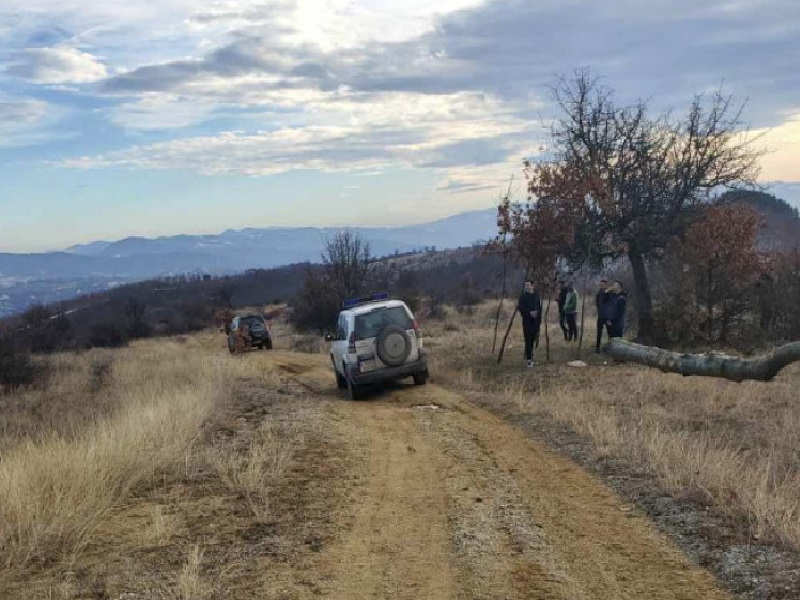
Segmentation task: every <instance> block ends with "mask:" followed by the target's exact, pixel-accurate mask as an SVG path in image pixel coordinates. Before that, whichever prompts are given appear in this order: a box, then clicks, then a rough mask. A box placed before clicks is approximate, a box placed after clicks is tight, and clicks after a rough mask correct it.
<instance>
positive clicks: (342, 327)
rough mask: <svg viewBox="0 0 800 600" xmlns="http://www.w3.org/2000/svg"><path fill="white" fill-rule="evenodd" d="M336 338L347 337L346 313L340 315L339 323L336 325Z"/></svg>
mask: <svg viewBox="0 0 800 600" xmlns="http://www.w3.org/2000/svg"><path fill="white" fill-rule="evenodd" d="M336 339H337V340H344V339H347V317H346V316H345V315H339V323H338V324H337V327H336Z"/></svg>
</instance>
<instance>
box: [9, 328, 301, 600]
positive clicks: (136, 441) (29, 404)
mask: <svg viewBox="0 0 800 600" xmlns="http://www.w3.org/2000/svg"><path fill="white" fill-rule="evenodd" d="M218 338H219V336H217V335H214V336H211V335H201V336H195V337H191V338H176V339H173V340H151V341H143V342H137V343H135V344H133V345H131V347H129V348H125V349H121V350H116V351H109V350H92V351H89V352H86V353H81V354H62V355H56V356H53V357H51V358H50V359H48V360H49V362H50V363H51V366H50V369H49V375H48V377H47V380H46V381H43V382H41V383H40V384H38V385H36V386H34V387H32V388H27V389H21V390H18V391H16V392H13V393H5V394H0V597H2V598H25V597H30V598H34V597H35V598H73V597H74V598H82V597H84V596H83V595H80V594H78V595H75V594H77V592H76V590H79V589H83V588H86V587H87V586H89V587H91V585H89V584H87V583H86V581H81V577H83V575H82V573H83V574H86V573H88V572H90V571H91V568H89V567H88V566H87V565H91V564H93V561H94V562H96V561H97V560H98V558H99V557H98V556H97V554H98V553H101V555H102V554H103V553H105V552H108V551H109V549H108V547H107V546H108V544H109V541H111V540H113V543H112V547H113V552H111V554H110V555H109V556H108V562H109V563H111V564H113V562H114V560H116V559H121V557H124V556H127V557H130V556H131V554H132V550H133V549H136V551H151V552H152V551H153V549H156V548H166V547H169V541H170V540H171V539H172V538H173V537H174V536H178V535H180V534H183V536H185V531H182V530H183V529H184V528H185V527H186V526H187V524H186V522H185V519H183V518H178V517H176V513H180V512H182V511H183V508H181V507H183V505H184V504H185V502H186V501H187V497H186V496H185V495H184V494H182V493H181V492H180V489H181V488H183V487H185V486H186V482H187V481H191V482H195V483H197V482H198V481H199V479H198V478H199V477H203V476H208V477H210V478H211V479H212V480H213V484H214V485H217V486H218V488H219V493H220V494H228V495H230V496H233V497H237V498H239V497H241V499H242V502H241V504H242V506H246V507H247V509H248V510H249V511H250V513H251V515H250V516H251V517H254V519H255V520H256V521H264V520H268V518H269V514H270V491H271V489H272V487H273V486H272V484H273V482H275V481H277V480H279V479H280V477H281V475H282V473H283V471H284V470H285V469H287V468H288V466H289V464H290V463H291V460H292V457H293V455H294V453H295V452H296V451H298V449H299V448H300V446H301V445H302V444H303V440H304V435H305V430H307V429H308V428H313V426H314V422H315V421H314V419H313V417H312V416H309V417H308V418H305V419H300V420H299V421H298V422H299V423H303V424H304V425H303V427H304V428H305V429H303V431H300V430H299V428H298V426H297V425H290V424H287V423H284V422H280V421H279V422H262V419H261V418H258V419H253V423H252V426H251V423H250V422H249V420H247V419H246V418H245V417H244V416H243V415H242V414H240V412H241V411H240V410H239V409H238V408H237V409H235V410H234V409H233V408H232V403H233V401H234V397H235V395H236V393H237V392H241V389H242V386H243V385H244V386H254V385H258V382H262V383H263V382H264V381H267V380H271V378H272V377H273V376H274V373H270V372H269V371H268V370H264V369H262V368H257V367H255V366H254V365H253V363H252V362H248V361H243V360H235V359H233V358H232V357H229V356H228V355H227V353H225V352H222V351H221V350H222V348H223V346H222V345H221V343H220V340H219V339H218ZM231 411H233V412H235V413H236V415H237V416H236V418H237V419H240V420H241V422H240V423H238V424H234V426H233V427H229V428H228V430H229V432H233V433H229V434H228V435H226V436H223V437H222V438H217V437H216V434H218V433H219V429H220V428H221V427H223V426H224V425H225V423H226V419H228V418H229V415H230V413H231ZM243 423H244V424H243ZM245 425H247V427H245ZM245 429H246V430H247V431H246V434H247V435H246V436H244V430H245ZM240 430H241V431H240ZM251 430H252V431H251ZM234 434H235V435H234ZM240 434H242V435H240ZM132 514H133V515H135V519H133V520H131V519H130V516H131V515H132ZM248 520H250V519H248ZM199 543H200V540H195V541H194V542H193V543H192V544H190V545H189V546H188V547H186V548H182V547H181V548H180V551H179V553H178V556H177V559H178V561H179V563H180V564H179V565H178V566H177V567H175V566H174V565H172V566H171V567H170V568H167V569H166V574H165V573H160V569H153V570H151V571H148V570H147V569H145V570H144V571H142V570H141V569H144V567H137V568H136V569H132V570H131V577H134V578H136V577H140V578H144V579H146V580H149V585H150V587H153V588H154V589H158V590H160V591H159V593H158V595H157V596H154V597H158V598H165V599H169V598H187V599H188V598H193V599H194V598H197V599H199V598H206V597H211V596H210V595H209V594H211V592H212V591H213V590H212V589H211V587H210V586H209V585H208V584H202V583H201V582H200V580H199V568H200V567H199V565H200V564H201V563H203V561H204V559H203V554H204V550H203V549H202V547H201V546H200V545H198V544H199ZM172 550H175V548H174V547H173V548H172ZM114 554H117V556H116V559H115V558H114ZM93 556H94V559H92V557H93ZM126 560H127V559H126ZM103 562H105V560H104V561H103ZM129 567H130V565H127V566H125V567H119V566H116V567H115V568H117V569H120V572H119V573H118V576H117V579H118V580H119V581H120V582H122V581H124V580H125V575H124V573H125V570H126V569H127V568H129ZM137 570H138V574H137ZM31 582H35V584H34V585H31ZM129 583H130V582H129ZM92 585H94V584H92ZM104 585H105V584H104ZM119 585H121V586H122V583H120V584H119ZM201 588H202V589H201ZM203 590H205V591H203ZM201 592H202V593H201ZM90 597H103V598H105V597H106V596H105V595H103V594H101V593H100V592H97V595H95V596H90Z"/></svg>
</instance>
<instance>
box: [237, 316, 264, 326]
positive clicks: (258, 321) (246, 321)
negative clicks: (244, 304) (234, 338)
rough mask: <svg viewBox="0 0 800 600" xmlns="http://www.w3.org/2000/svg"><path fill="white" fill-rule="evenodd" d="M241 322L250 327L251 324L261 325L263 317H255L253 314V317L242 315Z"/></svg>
mask: <svg viewBox="0 0 800 600" xmlns="http://www.w3.org/2000/svg"><path fill="white" fill-rule="evenodd" d="M242 323H244V324H245V325H248V326H250V327H252V326H253V325H256V326H258V325H262V326H263V325H264V319H262V318H261V317H255V316H253V317H242Z"/></svg>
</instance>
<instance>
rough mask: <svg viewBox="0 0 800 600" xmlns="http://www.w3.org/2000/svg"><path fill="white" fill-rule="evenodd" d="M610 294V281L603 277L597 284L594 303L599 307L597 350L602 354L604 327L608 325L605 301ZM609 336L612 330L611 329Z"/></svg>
mask: <svg viewBox="0 0 800 600" xmlns="http://www.w3.org/2000/svg"><path fill="white" fill-rule="evenodd" d="M607 295H608V281H606V280H605V279H601V280H600V283H599V284H598V286H597V293H596V294H595V295H594V304H595V306H596V307H597V345H596V346H595V352H597V353H598V354H600V343H601V342H602V341H603V327H606V321H607V319H606V315H605V310H606V308H605V302H606V296H607ZM609 337H611V330H610V329H609Z"/></svg>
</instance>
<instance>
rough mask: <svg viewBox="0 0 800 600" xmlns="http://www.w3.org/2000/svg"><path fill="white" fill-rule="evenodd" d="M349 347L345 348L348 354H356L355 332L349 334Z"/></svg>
mask: <svg viewBox="0 0 800 600" xmlns="http://www.w3.org/2000/svg"><path fill="white" fill-rule="evenodd" d="M348 342H349V344H350V345H349V346H348V347H347V352H348V354H355V353H356V332H355V331H351V332H350V339H349V340H348Z"/></svg>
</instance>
